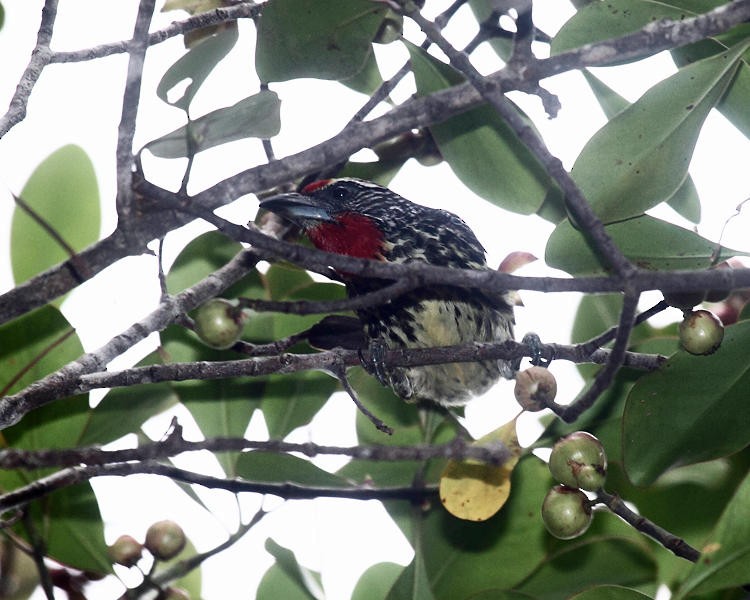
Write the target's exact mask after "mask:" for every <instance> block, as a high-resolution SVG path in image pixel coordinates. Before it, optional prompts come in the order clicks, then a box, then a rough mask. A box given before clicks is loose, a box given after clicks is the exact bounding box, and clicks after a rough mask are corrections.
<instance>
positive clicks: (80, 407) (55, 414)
mask: <svg viewBox="0 0 750 600" xmlns="http://www.w3.org/2000/svg"><path fill="white" fill-rule="evenodd" d="M0 340H2V342H3V343H2V345H0V392H2V395H5V394H12V393H14V392H16V391H19V390H21V389H23V388H25V387H26V386H28V385H30V384H31V383H33V382H35V381H37V380H39V379H41V378H43V377H44V376H46V375H49V374H50V373H52V372H54V371H56V370H58V369H59V368H61V367H63V366H64V365H66V364H67V363H69V362H71V361H73V360H76V359H77V358H78V357H80V356H81V354H83V348H82V346H81V343H80V341H79V339H78V336H77V335H76V334H75V330H74V329H73V328H72V327H71V326H70V324H69V323H68V321H67V320H66V319H65V317H64V316H63V315H62V314H61V313H60V311H58V310H57V309H56V308H54V307H53V306H50V305H47V306H44V307H42V308H40V309H37V310H35V311H33V312H31V313H28V314H26V315H24V316H23V317H21V318H19V319H16V320H15V321H11V322H10V323H6V324H4V325H2V326H0ZM87 410H88V395H87V394H84V395H79V396H73V397H71V398H67V399H65V400H58V401H55V402H51V403H48V404H45V405H44V406H42V407H41V408H38V409H36V410H33V411H31V412H30V413H28V414H27V415H26V416H25V417H24V418H23V419H22V420H21V421H20V422H19V423H17V424H16V425H13V426H12V427H8V428H7V429H5V430H4V431H3V435H2V445H3V446H6V447H7V446H12V447H15V448H23V449H26V450H35V449H41V448H65V447H70V446H75V445H76V444H77V443H78V439H79V435H80V433H81V431H82V429H83V426H84V425H85V422H86V412H87ZM5 473H7V472H6V471H2V470H0V480H1V479H2V476H3V474H5Z"/></svg>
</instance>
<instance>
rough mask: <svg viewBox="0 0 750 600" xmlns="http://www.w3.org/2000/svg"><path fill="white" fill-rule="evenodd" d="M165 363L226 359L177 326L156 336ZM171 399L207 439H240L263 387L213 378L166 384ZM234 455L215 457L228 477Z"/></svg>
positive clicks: (252, 381) (251, 382) (224, 354)
mask: <svg viewBox="0 0 750 600" xmlns="http://www.w3.org/2000/svg"><path fill="white" fill-rule="evenodd" d="M160 337H161V341H162V347H163V351H164V352H165V353H166V356H167V357H168V360H166V361H165V362H195V361H215V360H222V359H226V358H227V352H226V351H218V350H213V349H211V348H208V347H207V346H205V345H204V344H202V343H201V342H200V341H198V339H197V338H196V337H195V335H194V334H193V333H192V332H190V331H186V330H185V329H183V328H181V327H177V326H171V327H168V328H167V329H165V330H164V331H162V332H161V334H160ZM170 386H171V389H172V390H173V392H174V394H175V396H176V397H177V398H178V399H179V400H180V402H182V403H183V404H184V405H185V407H186V408H187V409H188V410H189V411H190V414H191V415H192V416H193V418H194V419H195V421H196V423H197V424H198V427H200V430H201V432H202V433H203V435H204V436H205V437H207V438H210V437H242V436H243V435H244V434H245V431H246V429H247V426H248V424H249V422H250V418H251V417H252V414H253V412H254V411H255V409H256V408H257V407H258V405H259V402H260V399H261V397H262V396H263V390H264V387H265V384H264V382H263V381H262V380H258V379H257V378H256V379H250V380H248V379H243V378H232V379H215V380H202V381H201V380H196V381H180V382H173V383H171V384H170ZM237 456H238V454H237V453H230V452H227V453H222V454H220V455H218V459H219V462H220V463H221V465H222V467H223V468H224V470H225V473H226V474H227V475H228V476H230V477H231V476H232V475H233V474H234V468H235V467H234V464H235V461H236V460H237Z"/></svg>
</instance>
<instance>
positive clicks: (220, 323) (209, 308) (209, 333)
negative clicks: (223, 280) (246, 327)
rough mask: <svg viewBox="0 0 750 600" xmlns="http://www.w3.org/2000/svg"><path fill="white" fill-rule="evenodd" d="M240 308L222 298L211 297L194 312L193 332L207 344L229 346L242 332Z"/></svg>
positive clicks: (221, 348)
mask: <svg viewBox="0 0 750 600" xmlns="http://www.w3.org/2000/svg"><path fill="white" fill-rule="evenodd" d="M244 320H245V317H244V315H243V313H242V310H240V309H238V308H237V307H236V306H234V305H233V304H232V303H231V302H229V300H225V299H224V298H213V299H211V300H209V301H208V302H206V303H205V304H204V305H203V306H201V307H200V308H199V309H198V310H197V312H196V313H195V333H196V334H197V335H198V337H199V338H200V339H201V340H202V341H203V343H204V344H206V345H207V346H211V347H212V348H216V349H217V350H224V349H226V348H231V347H232V346H233V345H234V344H235V343H236V342H237V340H239V339H240V335H241V334H242V325H243V323H244Z"/></svg>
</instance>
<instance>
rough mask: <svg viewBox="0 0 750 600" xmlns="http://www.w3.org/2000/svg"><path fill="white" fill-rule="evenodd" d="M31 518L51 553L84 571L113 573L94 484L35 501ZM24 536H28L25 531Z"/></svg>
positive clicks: (56, 493)
mask: <svg viewBox="0 0 750 600" xmlns="http://www.w3.org/2000/svg"><path fill="white" fill-rule="evenodd" d="M32 519H33V521H34V527H35V528H36V530H37V533H38V534H40V535H41V537H42V539H43V540H44V543H45V545H46V552H47V555H48V556H50V557H51V558H53V559H54V560H57V561H59V562H61V563H62V564H64V565H68V566H70V567H73V568H75V569H80V570H82V571H91V572H92V573H101V574H108V573H111V571H112V564H111V563H110V561H109V559H108V558H107V545H106V544H105V542H104V524H103V523H102V516H101V514H100V512H99V505H98V504H97V501H96V496H95V495H94V490H93V489H92V488H91V484H89V483H88V482H87V483H83V484H78V485H74V486H71V487H66V488H62V489H60V490H56V491H55V492H53V493H52V494H51V495H49V496H47V497H46V498H45V499H44V500H40V501H36V502H34V503H33V504H32ZM21 531H23V529H21ZM21 535H23V536H24V537H25V538H26V537H27V536H26V535H25V532H23V533H21Z"/></svg>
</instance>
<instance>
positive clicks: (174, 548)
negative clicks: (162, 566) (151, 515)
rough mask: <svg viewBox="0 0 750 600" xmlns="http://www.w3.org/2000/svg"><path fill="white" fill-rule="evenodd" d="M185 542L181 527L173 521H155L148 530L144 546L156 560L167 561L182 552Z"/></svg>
mask: <svg viewBox="0 0 750 600" xmlns="http://www.w3.org/2000/svg"><path fill="white" fill-rule="evenodd" d="M186 541H187V538H186V537H185V532H184V531H183V530H182V527H180V526H179V525H178V524H177V523H175V522H174V521H170V520H165V521H157V522H156V523H154V524H153V525H151V527H149V528H148V531H147V532H146V542H145V543H144V546H145V547H146V549H147V550H148V551H149V552H151V554H153V555H154V558H156V559H157V560H169V559H171V558H174V557H175V556H177V555H178V554H179V553H180V552H182V549H183V548H184V547H185V543H186Z"/></svg>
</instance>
